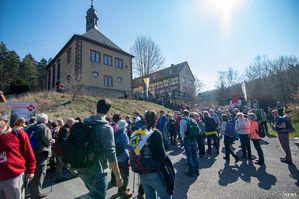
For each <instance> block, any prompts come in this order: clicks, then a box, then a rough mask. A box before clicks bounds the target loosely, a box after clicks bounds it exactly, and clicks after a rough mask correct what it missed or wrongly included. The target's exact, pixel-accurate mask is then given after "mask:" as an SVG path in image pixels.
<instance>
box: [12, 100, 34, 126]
mask: <svg viewBox="0 0 299 199" xmlns="http://www.w3.org/2000/svg"><path fill="white" fill-rule="evenodd" d="M6 104H7V105H8V106H10V107H11V108H12V111H11V121H12V122H14V121H15V120H16V119H17V118H19V117H24V118H25V120H26V121H28V120H29V119H30V118H31V117H34V116H35V113H36V106H37V104H36V103H35V102H7V103H6Z"/></svg>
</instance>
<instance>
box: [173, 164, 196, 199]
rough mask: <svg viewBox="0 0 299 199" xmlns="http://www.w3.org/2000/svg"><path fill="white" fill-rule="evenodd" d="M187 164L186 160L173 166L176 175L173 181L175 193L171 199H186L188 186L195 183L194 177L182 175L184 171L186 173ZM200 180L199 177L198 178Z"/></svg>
mask: <svg viewBox="0 0 299 199" xmlns="http://www.w3.org/2000/svg"><path fill="white" fill-rule="evenodd" d="M186 162H187V160H186V159H181V160H180V161H178V162H177V163H175V164H174V165H173V166H174V168H175V169H176V170H177V173H176V179H175V187H176V188H175V193H174V195H173V198H179V199H187V198H188V196H187V193H188V190H189V188H190V186H191V185H192V184H193V183H194V182H195V181H196V179H197V176H196V177H187V176H186V175H185V174H184V171H187V166H186V165H185V163H186ZM199 178H200V176H199Z"/></svg>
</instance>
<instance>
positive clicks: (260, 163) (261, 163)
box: [254, 161, 265, 166]
mask: <svg viewBox="0 0 299 199" xmlns="http://www.w3.org/2000/svg"><path fill="white" fill-rule="evenodd" d="M254 163H255V164H258V165H261V166H262V165H265V163H263V162H260V161H255V162H254Z"/></svg>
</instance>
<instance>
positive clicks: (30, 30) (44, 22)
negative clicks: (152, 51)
mask: <svg viewBox="0 0 299 199" xmlns="http://www.w3.org/2000/svg"><path fill="white" fill-rule="evenodd" d="M89 7H90V0H49V1H46V0H26V1H23V0H0V41H3V42H4V43H5V44H6V45H7V47H8V48H9V49H11V50H15V51H16V52H17V53H18V54H19V55H20V56H21V57H24V56H25V55H26V54H27V53H29V52H30V53H31V54H32V55H33V56H34V57H35V58H36V59H37V60H40V59H41V58H43V57H44V58H46V59H48V58H50V57H54V56H55V55H56V53H58V51H59V50H60V49H61V48H62V47H63V46H64V44H65V43H66V42H67V41H68V40H69V39H70V37H71V36H72V35H73V34H83V33H84V32H85V16H86V11H87V9H88V8H89ZM94 7H95V9H96V10H97V12H98V14H99V30H100V31H101V32H102V33H104V34H105V35H106V36H107V37H108V38H110V39H111V40H112V41H114V42H115V43H116V44H117V45H118V46H120V47H121V48H122V49H123V50H125V51H128V52H130V48H131V47H132V45H133V43H134V41H135V39H136V37H137V36H138V35H145V36H151V37H152V39H153V40H154V41H155V42H156V43H157V44H158V45H159V46H160V48H161V51H162V54H163V55H164V57H165V64H164V67H168V66H170V64H177V63H180V62H183V61H188V63H189V65H190V67H191V70H192V71H193V73H194V74H195V75H196V76H197V77H199V79H201V80H202V81H203V82H204V84H205V87H204V90H210V89H213V88H214V87H215V81H216V79H217V72H218V71H223V70H227V68H228V67H232V68H234V69H235V70H238V71H239V73H240V74H242V73H244V70H245V67H247V66H248V65H249V64H250V63H251V62H252V61H253V60H254V58H255V57H256V56H257V55H268V56H270V57H276V56H279V55H294V56H297V57H299V1H297V0H151V1H149V0H147V1H146V0H94Z"/></svg>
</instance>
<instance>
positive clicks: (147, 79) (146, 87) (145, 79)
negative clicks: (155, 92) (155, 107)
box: [143, 77, 150, 99]
mask: <svg viewBox="0 0 299 199" xmlns="http://www.w3.org/2000/svg"><path fill="white" fill-rule="evenodd" d="M143 81H144V84H145V97H146V99H147V98H148V87H149V82H150V79H149V77H146V78H144V79H143Z"/></svg>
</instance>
